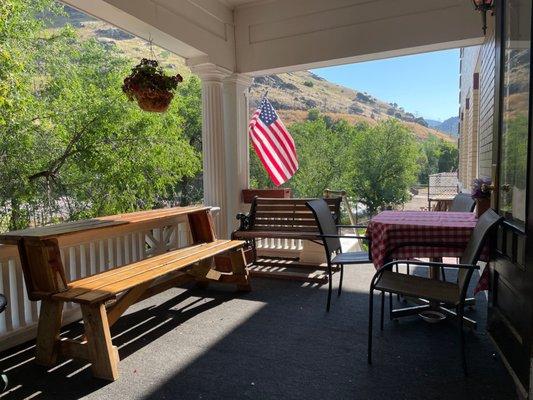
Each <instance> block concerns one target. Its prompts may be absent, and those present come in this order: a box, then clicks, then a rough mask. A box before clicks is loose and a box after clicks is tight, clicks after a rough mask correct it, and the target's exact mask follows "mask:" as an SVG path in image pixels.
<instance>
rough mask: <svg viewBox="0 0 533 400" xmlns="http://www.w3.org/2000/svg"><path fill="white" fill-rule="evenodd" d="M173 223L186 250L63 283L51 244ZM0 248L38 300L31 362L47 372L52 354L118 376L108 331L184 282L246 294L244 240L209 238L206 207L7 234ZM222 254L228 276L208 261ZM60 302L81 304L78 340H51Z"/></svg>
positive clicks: (56, 252)
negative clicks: (184, 234) (223, 285)
mask: <svg viewBox="0 0 533 400" xmlns="http://www.w3.org/2000/svg"><path fill="white" fill-rule="evenodd" d="M175 218H184V219H186V220H187V222H188V226H189V228H190V229H189V230H190V242H191V244H190V246H187V247H184V248H180V249H177V250H173V251H169V252H166V253H163V254H160V255H156V256H153V257H150V258H147V259H144V260H141V261H137V262H134V263H130V264H126V265H123V266H121V267H117V268H113V269H110V270H107V271H104V272H100V273H97V274H95V275H92V276H88V277H85V278H82V279H78V280H75V281H72V282H67V280H66V278H65V272H64V269H63V265H62V261H61V256H60V250H59V245H58V240H59V239H61V238H63V237H64V236H66V235H69V234H74V233H76V234H79V233H80V232H87V234H88V235H94V234H98V232H101V230H103V229H106V228H109V227H116V226H117V225H122V224H142V223H146V222H147V221H153V220H157V219H162V220H166V219H169V220H170V219H175ZM0 243H2V244H10V245H17V246H18V249H19V254H20V258H21V264H22V268H23V273H24V279H25V282H26V288H27V291H28V296H29V298H30V300H33V301H37V300H40V301H41V311H40V315H39V325H38V330H37V346H36V362H37V363H38V364H41V365H45V366H52V365H54V364H55V363H56V360H57V358H58V356H64V357H67V358H80V359H84V360H87V361H89V362H90V363H91V364H92V371H93V375H94V376H95V377H98V378H102V379H107V380H115V379H117V378H118V361H119V356H118V351H117V348H116V347H115V346H113V344H112V341H111V333H110V327H111V326H112V325H113V324H114V323H115V322H116V321H117V320H118V319H119V318H120V316H121V315H122V314H123V313H124V312H125V311H126V310H127V309H128V307H130V306H131V305H132V304H134V303H136V302H138V301H141V300H143V299H146V298H148V297H151V296H153V295H155V294H157V293H160V292H162V291H165V290H167V289H170V288H172V287H175V286H177V285H179V284H182V283H185V282H189V281H196V282H201V283H208V282H211V281H216V282H227V283H233V284H236V285H237V287H238V288H239V289H240V290H250V283H249V279H248V273H247V271H246V268H245V264H246V262H245V259H244V253H243V249H242V246H243V244H244V242H243V241H239V240H219V239H217V238H216V237H215V233H214V227H213V220H212V217H211V213H210V208H209V207H176V208H169V209H162V210H153V211H143V212H138V213H130V214H122V215H117V216H110V217H102V218H95V219H91V220H86V221H77V222H72V223H65V224H59V225H53V226H47V227H39V228H33V229H26V230H22V231H14V232H9V233H7V234H4V235H1V236H0ZM222 253H228V254H229V255H228V257H229V259H230V260H231V271H230V272H220V271H218V270H217V269H216V266H215V265H214V259H215V256H217V255H219V254H222ZM65 302H73V303H77V304H79V305H80V306H81V312H82V317H83V322H84V328H85V336H84V338H83V340H82V341H75V340H70V339H60V337H59V333H60V328H61V323H62V311H63V305H64V303H65Z"/></svg>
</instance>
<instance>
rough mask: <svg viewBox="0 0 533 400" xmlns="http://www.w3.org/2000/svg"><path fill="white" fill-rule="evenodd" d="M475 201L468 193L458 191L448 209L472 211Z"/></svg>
mask: <svg viewBox="0 0 533 400" xmlns="http://www.w3.org/2000/svg"><path fill="white" fill-rule="evenodd" d="M475 207H476V202H475V200H474V199H473V198H472V196H470V195H469V194H468V193H459V194H458V195H456V196H455V197H454V198H453V201H452V205H451V206H450V210H449V211H458V212H472V211H474V208H475Z"/></svg>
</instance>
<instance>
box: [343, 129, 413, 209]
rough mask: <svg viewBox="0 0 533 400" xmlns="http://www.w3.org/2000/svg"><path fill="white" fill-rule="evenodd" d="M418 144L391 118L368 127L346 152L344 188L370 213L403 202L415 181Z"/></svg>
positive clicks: (407, 131)
mask: <svg viewBox="0 0 533 400" xmlns="http://www.w3.org/2000/svg"><path fill="white" fill-rule="evenodd" d="M418 154H419V146H418V144H417V143H416V141H415V139H414V135H413V134H412V133H411V132H410V131H409V130H408V129H407V128H405V127H404V126H403V125H401V124H400V123H399V122H398V121H396V120H394V119H389V120H386V121H382V122H379V123H378V124H377V125H375V126H371V127H369V126H367V127H366V128H365V129H362V130H361V131H360V132H359V133H358V134H357V135H356V139H355V142H354V145H353V146H351V147H350V148H349V149H348V151H347V157H346V161H347V162H346V166H345V170H346V175H345V177H344V187H345V188H347V189H348V190H349V191H350V192H351V193H353V194H354V195H355V196H356V197H357V198H359V199H360V201H361V202H362V203H363V204H365V205H366V206H367V209H368V211H369V213H370V214H374V213H375V212H376V211H377V210H379V209H382V208H384V207H386V206H392V205H399V204H403V203H405V202H406V201H407V200H408V189H409V187H410V186H411V185H413V184H414V183H416V177H417V173H418V168H419V167H418V163H417V158H418Z"/></svg>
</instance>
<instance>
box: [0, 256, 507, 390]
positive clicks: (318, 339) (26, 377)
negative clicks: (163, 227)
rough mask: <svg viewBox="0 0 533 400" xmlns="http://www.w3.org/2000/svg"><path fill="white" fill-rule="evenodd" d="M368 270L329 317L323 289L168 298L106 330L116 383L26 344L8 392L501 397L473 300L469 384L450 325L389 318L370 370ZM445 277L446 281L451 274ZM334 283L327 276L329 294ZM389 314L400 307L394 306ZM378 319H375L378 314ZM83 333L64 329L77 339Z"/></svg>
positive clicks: (218, 290)
mask: <svg viewBox="0 0 533 400" xmlns="http://www.w3.org/2000/svg"><path fill="white" fill-rule="evenodd" d="M373 273H374V269H373V267H372V266H370V265H365V266H353V267H349V268H347V273H346V274H345V283H344V289H345V290H344V292H343V294H342V296H341V297H340V298H337V297H334V299H333V303H332V308H331V311H330V312H329V313H326V312H325V300H326V288H325V287H317V286H313V285H309V284H303V285H302V284H301V283H297V282H289V281H275V280H262V279H261V280H260V279H256V280H254V281H253V291H252V292H251V293H246V294H236V293H235V292H233V290H232V288H224V287H219V286H216V287H211V288H209V289H207V290H200V289H173V290H170V291H167V292H166V293H163V294H161V295H159V296H156V297H153V298H151V299H148V300H146V301H144V302H142V303H139V304H137V305H136V306H134V307H132V308H131V309H130V310H129V312H128V314H127V315H125V316H124V317H123V318H122V319H121V320H120V321H119V322H118V323H117V324H116V325H115V326H114V327H113V329H112V333H113V336H114V343H115V344H116V345H117V346H119V349H120V357H121V362H120V375H121V376H120V378H119V380H117V381H116V382H113V383H108V382H104V381H101V380H97V379H93V378H92V376H91V373H90V368H89V366H88V365H86V364H84V363H83V362H80V361H72V360H70V361H69V360H63V361H62V362H61V363H60V364H58V365H57V366H56V367H55V368H53V369H50V370H47V369H45V368H42V367H39V366H36V365H35V364H34V363H33V362H32V357H33V351H34V343H27V344H25V345H22V346H20V347H18V348H16V349H11V350H10V351H8V352H6V353H4V354H2V355H0V367H2V368H4V369H6V370H8V371H7V373H8V375H9V377H10V387H11V391H10V392H8V393H4V395H3V396H2V397H3V398H9V399H23V398H38V399H78V398H87V399H113V400H119V399H306V400H312V399H453V400H461V399H465V400H466V399H468V400H474V399H476V400H477V399H505V400H512V399H515V398H516V395H515V389H514V386H513V383H512V380H511V378H510V377H509V375H508V374H507V372H506V370H505V369H504V367H503V364H502V362H501V360H500V359H499V358H498V357H497V356H496V355H495V354H494V352H495V351H494V348H493V347H492V345H491V343H490V341H489V338H488V337H487V334H486V333H485V330H484V326H485V309H486V301H485V300H484V296H483V295H478V299H479V302H478V305H477V306H476V310H473V311H470V316H471V317H473V318H475V319H477V320H478V321H479V322H480V325H481V326H480V327H479V328H478V331H477V332H471V333H469V334H468V335H467V347H468V360H469V367H470V372H471V374H470V376H469V377H465V376H464V375H463V372H462V369H461V367H460V358H459V352H458V347H457V345H458V331H457V328H456V325H455V324H453V323H451V322H449V321H444V322H442V323H439V324H434V325H432V324H427V323H425V322H423V321H422V320H420V319H419V318H418V317H416V316H415V317H409V318H406V319H403V320H402V321H400V322H392V321H388V320H386V323H385V329H384V331H383V332H380V331H379V329H378V330H377V331H376V332H375V340H374V353H373V354H374V362H373V365H372V366H368V365H367V363H366V339H367V313H368V294H367V290H368V286H369V282H370V279H371V276H372V274H373ZM448 275H449V276H448V279H450V278H451V275H452V274H451V273H448ZM337 284H338V276H335V277H334V287H337ZM394 304H395V306H401V305H400V304H398V303H397V302H396V300H395V303H394ZM375 318H376V322H377V321H378V310H376V314H375ZM81 331H82V330H81V324H79V323H76V324H72V325H70V326H68V327H66V329H65V330H64V335H65V336H66V337H75V336H76V335H79V334H80V333H81Z"/></svg>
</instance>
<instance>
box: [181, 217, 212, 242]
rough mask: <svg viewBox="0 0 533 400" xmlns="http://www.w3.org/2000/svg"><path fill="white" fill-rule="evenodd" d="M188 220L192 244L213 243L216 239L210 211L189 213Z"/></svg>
mask: <svg viewBox="0 0 533 400" xmlns="http://www.w3.org/2000/svg"><path fill="white" fill-rule="evenodd" d="M188 218H189V228H190V230H191V236H192V240H193V243H207V242H214V241H215V240H216V239H217V238H216V234H215V225H214V223H213V217H212V216H211V211H209V210H202V211H198V212H195V213H190V214H188Z"/></svg>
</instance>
